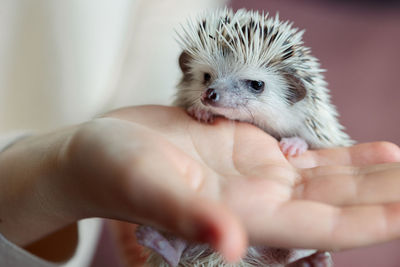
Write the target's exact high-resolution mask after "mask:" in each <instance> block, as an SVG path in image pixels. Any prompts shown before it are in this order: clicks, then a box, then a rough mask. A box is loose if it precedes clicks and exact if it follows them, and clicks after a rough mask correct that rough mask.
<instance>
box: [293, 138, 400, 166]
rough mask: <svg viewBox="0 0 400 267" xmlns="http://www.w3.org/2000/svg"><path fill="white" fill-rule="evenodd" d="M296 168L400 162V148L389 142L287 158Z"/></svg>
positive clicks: (316, 151)
mask: <svg viewBox="0 0 400 267" xmlns="http://www.w3.org/2000/svg"><path fill="white" fill-rule="evenodd" d="M289 161H290V162H291V163H292V164H293V165H294V166H296V167H298V168H312V167H316V166H321V165H356V166H363V165H369V164H379V163H387V162H399V161H400V148H399V147H398V146H397V145H396V144H393V143H389V142H374V143H364V144H358V145H354V146H351V147H338V148H331V149H320V150H314V151H307V152H305V153H304V154H302V155H300V156H298V157H292V158H289Z"/></svg>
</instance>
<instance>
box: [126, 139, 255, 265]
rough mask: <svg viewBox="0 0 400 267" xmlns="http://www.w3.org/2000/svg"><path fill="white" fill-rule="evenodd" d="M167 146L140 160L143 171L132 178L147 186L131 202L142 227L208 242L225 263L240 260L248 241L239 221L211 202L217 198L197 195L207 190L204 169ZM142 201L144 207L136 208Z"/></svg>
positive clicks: (136, 171)
mask: <svg viewBox="0 0 400 267" xmlns="http://www.w3.org/2000/svg"><path fill="white" fill-rule="evenodd" d="M163 147H164V148H168V149H164V150H161V151H164V154H163V153H161V152H160V153H156V154H155V153H150V154H149V155H145V154H144V155H142V156H143V157H142V158H141V161H142V162H140V164H139V165H140V166H142V168H141V169H140V170H137V169H135V170H134V171H133V176H136V177H140V179H141V180H142V181H145V184H144V185H143V186H141V187H140V188H138V189H137V190H134V192H130V193H131V201H130V202H131V203H133V205H135V206H136V208H137V209H138V210H140V211H139V215H140V218H139V222H140V223H142V224H147V225H150V226H153V227H155V228H157V229H161V230H167V231H169V232H172V233H174V234H176V235H178V236H180V237H183V238H184V239H187V240H190V241H195V242H207V243H209V244H210V245H211V246H212V247H213V248H215V249H216V250H218V251H219V252H221V254H222V255H223V256H224V257H225V258H226V260H228V261H237V260H239V259H240V258H241V257H242V256H243V255H244V253H245V249H246V245H247V236H246V233H245V231H244V229H243V226H242V224H241V223H240V221H239V220H238V218H236V216H234V215H233V213H231V212H230V211H229V210H228V209H227V208H226V207H225V206H224V205H222V204H221V203H219V202H218V201H215V200H213V199H212V198H216V195H215V194H214V195H213V194H207V195H206V194H205V193H203V194H204V195H201V194H200V193H199V190H201V189H203V188H204V187H206V186H209V185H205V184H204V173H205V170H204V169H203V168H202V167H201V166H200V165H199V164H197V163H196V162H194V161H193V160H191V159H190V158H188V157H186V156H185V155H184V154H183V153H180V152H179V150H177V149H174V148H173V147H168V145H167V144H163ZM154 162H157V164H156V166H155V164H154ZM149 169H151V170H152V171H149ZM215 178H216V177H215ZM133 186H135V185H132V187H133ZM209 189H210V191H215V190H216V189H217V188H216V187H215V186H214V187H213V186H210V188H209ZM207 190H208V189H207ZM207 196H211V197H207ZM143 202H144V203H146V205H143V204H140V205H139V206H138V204H137V203H143ZM143 206H144V208H143ZM146 207H148V208H146ZM136 222H137V218H136Z"/></svg>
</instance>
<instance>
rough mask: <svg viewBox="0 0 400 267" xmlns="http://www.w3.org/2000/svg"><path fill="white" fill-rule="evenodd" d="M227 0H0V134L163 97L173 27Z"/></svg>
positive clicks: (170, 68) (173, 55) (169, 86)
mask: <svg viewBox="0 0 400 267" xmlns="http://www.w3.org/2000/svg"><path fill="white" fill-rule="evenodd" d="M223 2H225V0H203V1H201V0H136V1H134V0H112V1H111V0H68V1H55V0H35V1H31V0H0V134H1V133H2V132H5V131H9V130H18V129H45V128H52V127H57V126H60V125H64V124H71V123H78V122H82V121H85V120H88V119H90V118H91V117H93V116H95V115H96V114H98V113H99V112H103V111H105V109H108V108H114V107H120V106H122V105H132V104H149V103H154V104H157V103H158V104H161V103H162V104H167V103H170V101H171V95H172V94H173V92H174V87H175V85H176V83H177V81H178V77H179V71H178V64H177V57H178V53H179V47H178V45H177V44H176V42H175V40H174V32H173V28H174V27H176V26H177V25H178V23H179V22H184V21H185V17H186V16H188V15H189V14H190V13H192V14H193V13H198V12H199V11H200V10H201V9H204V8H209V7H216V6H218V5H220V4H221V3H223Z"/></svg>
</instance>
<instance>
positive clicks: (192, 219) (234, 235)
mask: <svg viewBox="0 0 400 267" xmlns="http://www.w3.org/2000/svg"><path fill="white" fill-rule="evenodd" d="M177 207H178V210H177V213H178V214H179V215H178V216H177V218H180V219H179V220H176V221H174V222H173V223H172V225H171V230H172V231H173V232H175V233H176V234H177V235H180V236H182V237H183V238H185V239H187V240H190V241H194V242H200V243H208V244H210V245H211V247H213V248H214V249H215V250H217V251H219V252H220V253H221V254H222V256H223V257H224V258H225V260H227V261H228V262H236V261H239V260H240V259H241V258H242V257H243V256H244V255H245V252H246V249H247V236H246V232H245V230H244V228H243V226H242V224H241V223H240V221H239V220H238V218H237V217H236V216H234V214H232V212H230V211H229V210H228V209H227V208H226V207H225V206H224V205H222V204H221V203H218V202H216V201H211V200H209V199H206V198H204V197H200V196H194V197H190V198H189V199H187V201H185V202H181V205H177Z"/></svg>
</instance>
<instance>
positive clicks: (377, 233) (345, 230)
mask: <svg viewBox="0 0 400 267" xmlns="http://www.w3.org/2000/svg"><path fill="white" fill-rule="evenodd" d="M260 214H261V216H258V218H257V220H256V222H253V225H251V226H250V229H252V230H253V232H252V235H251V241H253V242H254V243H256V244H268V245H270V246H276V247H297V248H314V249H320V250H341V249H349V248H355V247H361V246H368V245H372V244H377V243H380V242H386V241H390V240H394V239H397V238H399V237H400V203H396V204H387V205H366V206H352V207H344V208H337V207H333V206H329V205H326V204H322V203H317V202H310V201H294V202H288V203H286V204H284V205H281V206H280V207H278V208H277V209H276V210H275V211H274V212H273V213H268V212H266V213H260ZM264 214H269V215H266V216H265V215H264Z"/></svg>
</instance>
